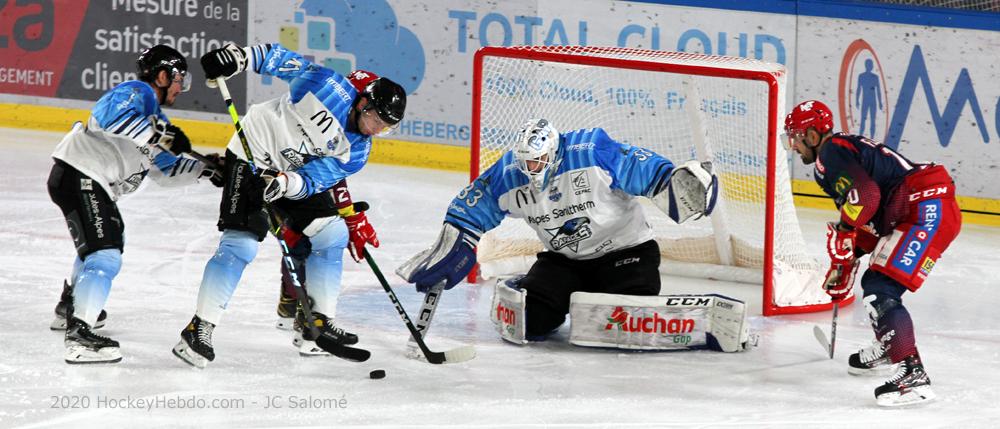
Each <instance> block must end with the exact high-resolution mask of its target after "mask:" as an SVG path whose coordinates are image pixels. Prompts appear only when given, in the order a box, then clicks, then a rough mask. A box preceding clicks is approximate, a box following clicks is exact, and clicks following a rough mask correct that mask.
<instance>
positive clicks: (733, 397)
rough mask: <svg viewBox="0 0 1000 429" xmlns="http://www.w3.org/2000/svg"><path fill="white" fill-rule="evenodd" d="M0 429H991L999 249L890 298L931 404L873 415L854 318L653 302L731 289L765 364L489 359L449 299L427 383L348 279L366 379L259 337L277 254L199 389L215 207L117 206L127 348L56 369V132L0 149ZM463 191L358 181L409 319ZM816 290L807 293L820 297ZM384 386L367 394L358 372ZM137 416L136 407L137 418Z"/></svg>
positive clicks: (999, 413) (469, 310) (403, 334)
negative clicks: (197, 348) (196, 323)
mask: <svg viewBox="0 0 1000 429" xmlns="http://www.w3.org/2000/svg"><path fill="white" fill-rule="evenodd" d="M0 135H2V137H0V151H2V152H0V153H2V154H3V156H0V171H2V175H0V213H2V215H3V219H4V220H3V222H2V223H0V225H2V226H0V239H2V240H3V243H4V246H3V247H4V248H5V249H6V250H5V251H4V252H3V253H2V256H0V262H2V263H0V285H2V286H0V287H2V290H3V291H2V294H0V309H2V311H0V321H2V322H0V326H2V328H3V329H2V332H0V338H2V347H0V427H145V426H172V427H194V426H200V427H219V426H237V427H247V426H267V427H307V426H336V427H347V426H380V427H443V426H453V427H876V428H889V427H996V425H997V423H996V421H997V419H1000V406H998V404H1000V371H998V368H997V364H998V362H1000V329H998V328H997V327H998V325H1000V312H998V311H997V310H996V308H997V306H998V305H1000V302H998V299H997V297H998V296H1000V294H998V292H997V289H996V288H997V283H998V282H997V280H995V279H996V277H995V276H996V269H997V267H1000V254H998V253H997V252H996V246H997V243H1000V230H998V229H995V228H988V227H982V226H976V225H965V226H963V229H962V232H961V235H959V237H958V239H957V240H956V241H955V243H954V244H953V245H952V247H951V248H950V249H949V250H948V252H946V253H945V255H944V258H943V259H942V260H941V261H940V262H939V263H938V265H937V266H936V267H935V270H934V273H933V275H932V276H931V277H930V278H929V279H928V281H927V283H926V284H925V285H924V287H923V289H921V290H920V292H919V293H917V294H915V295H909V294H908V295H906V296H905V297H904V302H905V304H906V305H907V307H908V308H909V310H910V313H911V314H912V316H913V319H914V323H915V326H916V334H917V344H918V346H919V348H920V352H921V356H922V357H923V359H924V362H925V365H926V368H927V371H928V374H929V375H930V377H931V380H932V381H933V388H934V391H935V393H936V394H937V395H938V399H937V401H935V402H933V403H930V404H926V405H924V406H920V407H916V408H907V409H884V408H880V407H877V406H876V405H875V400H874V396H873V393H872V391H873V389H874V388H875V387H876V386H878V385H879V384H881V382H882V381H883V378H882V377H875V378H863V377H853V376H850V375H848V374H847V371H846V366H847V357H848V355H849V354H850V353H851V352H853V351H854V350H856V349H857V348H859V347H861V346H863V345H865V344H867V343H868V342H869V341H870V340H871V338H872V334H871V330H870V327H869V325H868V322H867V316H866V315H865V312H864V309H863V307H862V306H861V305H860V304H858V303H856V304H853V305H851V306H849V307H846V308H844V309H842V310H841V317H840V326H839V329H838V341H837V354H836V358H835V359H834V360H830V359H829V358H828V357H827V356H826V355H825V353H824V351H823V350H822V349H821V347H820V346H819V344H818V343H817V341H816V339H815V338H814V337H813V327H814V326H815V325H820V326H822V328H823V329H824V330H826V331H828V330H829V322H830V313H828V312H826V313H818V314H807V315H795V316H781V317H771V318H763V317H761V316H759V308H760V304H759V302H757V301H759V296H760V293H759V291H758V290H757V289H756V288H755V287H754V286H746V285H741V286H735V285H732V284H729V285H722V284H718V283H717V282H712V281H705V280H691V279H684V278H671V279H668V280H667V281H666V283H665V285H666V286H667V290H669V291H677V292H702V293H704V292H713V291H714V290H716V289H721V288H728V289H727V290H732V289H733V288H734V287H739V288H744V289H745V291H744V292H742V293H741V294H745V295H744V296H745V297H754V299H756V301H751V303H752V304H754V307H753V308H755V309H756V311H757V313H758V314H755V315H753V316H752V317H751V323H752V329H753V331H754V332H755V333H756V334H758V335H759V344H758V346H757V347H756V348H753V349H751V350H749V351H748V352H745V353H738V354H723V353H718V352H711V351H693V352H660V353H650V352H621V351H613V350H599V349H587V348H580V347H575V346H572V345H569V344H568V343H567V342H566V340H567V337H568V325H567V326H564V327H563V329H562V330H561V331H560V333H559V334H558V335H557V336H556V337H555V338H553V339H552V340H550V341H548V342H545V343H537V344H531V345H528V346H524V347H517V346H513V345H510V344H507V343H504V342H502V341H501V340H500V339H499V337H498V336H497V334H496V333H495V332H494V331H493V326H492V324H491V323H490V321H489V320H488V318H487V311H488V307H489V304H490V298H491V292H492V286H491V285H490V284H486V283H482V284H478V285H469V284H460V285H459V286H457V287H455V288H454V289H452V290H450V291H447V292H446V293H445V294H444V295H443V301H442V304H441V307H440V308H439V309H438V312H437V314H436V316H435V319H434V323H433V325H432V328H431V331H430V334H429V337H428V343H429V345H430V347H431V348H432V349H435V350H443V349H447V348H451V347H455V346H458V345H461V344H473V345H475V347H476V350H477V357H476V358H475V359H473V360H471V361H468V362H465V363H459V364H453V365H441V366H435V365H430V364H428V363H426V362H421V361H417V360H412V359H408V358H406V357H405V343H406V340H407V338H408V333H407V331H406V329H405V327H404V326H403V324H402V322H401V321H400V319H399V316H398V315H397V313H396V311H395V310H394V309H393V307H392V304H391V303H390V301H389V299H388V298H387V297H386V294H385V293H384V292H383V290H382V288H381V287H380V286H379V284H378V282H377V280H376V278H375V276H374V275H373V274H372V272H371V271H370V270H369V268H368V266H367V265H366V264H354V263H353V262H347V263H345V266H346V269H345V273H344V288H343V291H342V295H341V299H340V302H339V305H338V322H339V324H341V325H342V326H344V327H345V328H347V329H348V330H351V331H353V332H356V333H358V334H359V336H360V337H361V342H360V344H359V345H360V346H362V347H365V348H368V349H369V350H371V351H372V358H371V360H369V361H368V362H364V363H351V362H347V361H343V360H339V359H336V358H332V357H318V358H316V357H314V358H303V357H299V355H298V353H297V351H296V349H294V348H293V347H292V346H291V336H290V334H289V333H288V332H286V331H279V330H277V329H275V328H274V322H275V313H274V307H275V304H276V302H277V296H278V288H279V270H278V268H279V262H280V261H279V259H280V256H279V252H278V248H277V245H276V244H275V243H274V241H273V240H270V239H269V240H266V241H265V242H264V244H263V245H262V247H261V249H260V252H259V254H258V256H257V260H256V261H255V262H254V263H253V264H252V265H251V266H250V267H248V268H247V270H246V272H245V274H244V276H243V281H242V282H241V284H240V287H239V288H238V289H237V292H236V295H235V296H234V298H233V300H232V302H231V303H230V306H229V310H228V312H227V314H226V316H225V318H224V320H223V321H222V323H221V324H220V326H219V327H218V328H217V329H216V330H215V335H214V344H215V347H216V353H217V358H216V360H215V362H213V363H212V364H210V365H209V366H208V368H206V369H204V370H197V369H194V368H192V367H190V366H188V365H187V364H185V363H183V362H181V361H180V360H178V359H177V358H175V357H174V356H173V355H172V354H171V351H170V350H171V347H172V346H173V345H174V344H175V343H176V342H177V340H178V339H179V336H178V334H179V332H180V330H181V329H182V328H183V326H184V325H185V323H187V321H189V320H190V318H191V316H192V314H193V312H194V308H195V298H196V295H197V290H198V283H199V281H200V278H201V273H202V269H203V267H204V265H205V262H206V261H207V260H208V258H209V257H210V256H211V254H212V252H213V251H214V250H215V248H216V245H217V243H218V237H219V232H218V231H217V230H216V227H215V221H216V216H217V212H218V198H219V191H218V190H217V189H216V188H214V187H212V186H211V185H209V184H208V183H205V184H202V185H198V186H192V187H187V188H179V189H178V188H173V189H166V188H160V187H158V186H156V185H149V186H148V187H147V188H146V189H144V190H143V191H141V192H139V193H138V194H136V195H134V196H132V197H128V198H126V199H124V200H123V201H121V203H120V208H121V211H122V214H123V217H124V220H125V225H126V246H125V253H124V266H123V269H122V271H121V273H120V274H119V275H118V277H117V279H116V280H115V282H114V286H113V288H112V290H111V295H110V298H109V301H108V304H107V307H106V309H107V311H108V313H109V318H108V324H107V326H106V327H105V328H103V329H102V330H100V331H98V332H99V333H101V334H104V335H108V336H111V337H112V338H114V339H116V340H118V341H120V342H121V347H122V349H121V350H122V354H123V356H124V360H123V361H122V362H121V363H118V364H112V365H91V366H87V365H83V366H72V365H67V364H65V363H64V362H63V350H64V349H63V344H62V343H63V337H62V333H61V332H52V331H50V330H49V322H50V321H51V318H52V309H53V306H54V305H55V303H56V302H57V300H58V298H59V293H60V291H61V286H62V281H63V278H65V277H66V276H68V275H69V273H70V268H71V262H72V259H73V257H74V256H75V252H74V250H73V246H72V244H71V240H70V237H69V234H68V232H67V230H66V227H65V224H64V221H63V219H62V216H61V214H60V212H59V210H58V208H57V207H56V206H55V205H54V204H53V203H52V202H51V201H50V200H49V197H48V194H47V192H46V190H45V181H46V178H47V177H48V173H49V169H50V167H51V164H52V162H51V159H50V158H49V154H50V153H51V151H52V149H53V147H54V146H55V144H56V142H57V141H58V140H59V138H60V137H61V134H59V133H51V132H38V131H24V130H13V129H0ZM466 182H467V176H466V175H465V174H460V173H452V172H442V171H436V170H428V169H418V168H404V167H393V166H385V165H379V164H371V165H369V166H367V167H366V168H365V169H364V170H363V171H362V172H361V173H360V174H358V175H356V176H353V177H352V178H351V181H350V183H351V189H352V193H353V195H354V196H355V200H366V201H368V202H369V203H371V205H372V210H371V211H370V212H369V215H368V216H369V219H370V220H371V222H372V224H373V225H374V226H375V227H376V230H377V232H378V235H379V239H380V241H381V247H380V248H378V249H372V253H373V255H374V257H375V258H377V262H378V264H379V265H380V266H381V268H382V271H384V272H386V273H387V275H389V280H390V282H391V283H392V284H393V286H394V287H395V289H396V291H397V293H398V294H399V296H400V298H401V300H402V301H403V304H404V306H405V307H406V308H407V309H408V310H409V311H410V312H411V313H415V312H416V309H418V308H419V305H420V299H421V296H420V295H418V294H417V293H416V292H415V291H414V290H413V288H412V287H410V286H408V285H406V284H404V283H403V282H402V281H401V280H400V279H399V278H398V277H396V276H395V275H390V274H389V273H391V272H392V271H393V270H394V269H395V268H396V266H397V265H399V264H401V263H402V262H403V261H405V260H406V259H407V258H408V257H409V256H411V255H412V254H414V253H415V252H417V251H419V250H421V249H423V248H425V247H426V246H428V245H430V243H431V242H432V240H434V238H435V237H436V236H437V233H438V228H439V226H440V223H441V220H442V218H443V213H444V210H445V208H446V206H447V204H448V202H449V201H450V199H451V197H452V196H453V195H454V194H455V193H456V192H457V191H458V190H459V189H460V188H461V187H462V186H463V185H464V184H465V183H466ZM799 215H800V218H801V221H802V224H803V230H804V235H805V237H806V241H807V242H808V244H809V245H810V249H811V252H812V253H814V256H816V257H817V258H818V259H820V260H825V257H826V256H825V251H824V243H825V236H824V231H825V229H824V228H825V227H824V224H825V222H826V221H827V220H829V219H832V218H833V217H834V216H835V214H834V213H833V212H826V211H821V210H800V211H799ZM817 287H819V286H818V285H817ZM373 369H384V370H386V372H387V376H386V378H384V379H381V380H372V379H369V378H368V373H369V371H371V370H373ZM150 405H151V407H147V406H150Z"/></svg>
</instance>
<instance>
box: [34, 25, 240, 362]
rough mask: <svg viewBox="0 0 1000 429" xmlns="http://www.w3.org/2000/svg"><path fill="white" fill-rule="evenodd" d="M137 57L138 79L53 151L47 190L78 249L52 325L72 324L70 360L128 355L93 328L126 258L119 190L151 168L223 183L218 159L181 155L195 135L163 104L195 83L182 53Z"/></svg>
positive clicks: (156, 174) (158, 176)
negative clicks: (216, 166) (178, 123)
mask: <svg viewBox="0 0 1000 429" xmlns="http://www.w3.org/2000/svg"><path fill="white" fill-rule="evenodd" d="M136 63H137V66H138V78H139V80H130V81H126V82H122V83H121V84H119V85H117V86H115V87H114V88H112V89H111V90H110V91H108V92H106V93H105V94H104V95H102V96H101V98H100V99H99V100H98V101H97V105H95V106H94V108H93V110H91V115H90V118H89V119H88V120H87V123H86V124H83V123H79V122H78V123H76V124H75V125H74V126H73V129H72V130H71V131H70V132H69V133H68V134H66V137H64V138H63V140H62V142H60V143H59V145H58V146H57V147H56V149H55V152H54V153H53V154H52V157H53V158H54V159H55V165H54V166H53V167H52V172H51V173H50V175H49V179H48V190H49V195H50V196H51V198H52V201H53V202H55V203H56V205H58V206H59V208H60V210H62V213H63V216H65V217H66V223H67V225H68V226H69V231H70V235H71V236H72V237H73V243H74V244H75V246H76V251H77V256H78V257H77V258H76V259H75V260H74V262H73V274H72V281H71V282H67V283H65V284H64V286H63V293H62V296H61V299H60V301H59V304H58V305H57V306H56V320H55V321H54V322H53V323H52V329H54V330H56V329H66V333H65V345H66V355H65V360H66V362H68V363H95V362H118V361H120V360H121V358H122V357H121V352H120V350H119V345H118V342H117V341H114V340H112V339H110V338H106V337H103V336H100V335H97V334H94V333H93V332H92V329H95V328H99V327H101V326H102V325H103V324H104V319H105V317H106V313H105V312H104V310H103V309H104V304H105V302H106V301H107V298H108V293H109V292H110V290H111V282H112V280H114V278H115V276H116V275H117V274H118V271H119V270H120V269H121V264H122V257H121V255H122V251H123V248H124V237H123V233H124V223H123V221H122V218H121V214H120V213H119V211H118V206H117V201H118V198H119V197H121V196H122V195H125V194H129V193H131V192H134V191H135V190H136V189H138V187H139V185H140V183H141V182H142V180H143V178H145V177H147V176H148V177H150V178H152V179H153V180H155V181H156V182H158V183H160V184H163V185H184V184H189V183H194V182H195V181H197V179H198V178H199V177H211V178H212V180H213V183H218V184H221V182H218V179H219V176H214V174H215V173H216V172H215V170H214V169H213V168H214V167H213V166H208V165H206V164H204V163H202V162H199V161H196V160H193V159H190V158H183V157H180V156H179V155H180V154H182V153H185V152H189V151H190V150H191V143H190V142H189V141H188V138H187V137H186V136H185V135H184V132H183V131H181V130H180V128H178V127H176V126H175V125H173V124H171V123H170V121H169V120H168V119H167V116H166V115H165V114H164V113H163V111H162V110H161V106H171V105H173V104H174V100H176V99H177V96H178V95H179V94H180V93H181V92H184V91H187V90H188V88H190V83H191V80H190V76H189V75H188V74H187V62H186V60H185V59H184V57H183V56H182V55H181V54H180V53H179V52H177V51H176V50H174V49H173V48H170V47H168V46H165V45H157V46H154V47H152V48H149V49H147V50H146V51H144V52H143V53H142V54H141V55H140V56H139V58H138V60H137V62H136ZM216 158H217V157H216Z"/></svg>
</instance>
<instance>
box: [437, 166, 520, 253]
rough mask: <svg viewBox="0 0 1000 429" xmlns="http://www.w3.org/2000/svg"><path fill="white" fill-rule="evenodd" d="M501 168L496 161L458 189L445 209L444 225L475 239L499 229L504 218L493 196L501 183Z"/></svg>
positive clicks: (497, 193) (496, 196)
mask: <svg viewBox="0 0 1000 429" xmlns="http://www.w3.org/2000/svg"><path fill="white" fill-rule="evenodd" d="M503 165H504V163H503V162H502V160H501V161H497V162H496V163H495V164H493V166H492V167H490V168H489V169H487V170H486V171H485V172H483V174H481V175H479V177H477V178H476V180H474V181H472V183H470V184H469V186H466V187H465V189H462V191H461V192H459V193H458V195H457V196H455V198H454V199H453V200H451V204H450V205H448V212H447V213H446V214H445V216H444V221H445V222H446V223H450V224H452V225H455V226H456V227H458V228H459V229H462V230H464V231H465V232H467V233H470V234H472V235H474V236H476V237H477V238H478V237H481V236H482V235H483V234H484V233H486V231H489V230H491V229H493V228H496V227H497V225H500V222H501V221H502V220H503V218H504V216H506V215H507V213H506V212H504V211H503V210H501V209H500V203H499V200H498V195H499V192H497V190H498V186H499V184H501V183H502V177H501V173H502V172H503V170H504V169H503Z"/></svg>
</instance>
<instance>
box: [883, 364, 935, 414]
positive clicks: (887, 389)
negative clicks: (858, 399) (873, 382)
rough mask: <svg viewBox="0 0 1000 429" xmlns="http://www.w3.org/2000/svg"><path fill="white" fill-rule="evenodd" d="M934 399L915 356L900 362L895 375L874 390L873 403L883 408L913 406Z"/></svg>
mask: <svg viewBox="0 0 1000 429" xmlns="http://www.w3.org/2000/svg"><path fill="white" fill-rule="evenodd" d="M934 398H935V395H934V391H932V390H931V379H930V378H929V377H927V373H926V372H924V365H923V363H921V361H920V355H916V354H915V355H912V356H908V357H907V358H906V359H904V360H903V361H902V362H900V363H899V369H897V370H896V374H895V375H893V376H892V378H890V379H889V380H887V381H886V382H885V384H883V385H881V386H879V387H877V388H876V389H875V401H876V402H877V403H878V404H879V405H881V406H883V407H898V406H903V405H914V404H919V403H922V402H929V401H932V400H933V399H934Z"/></svg>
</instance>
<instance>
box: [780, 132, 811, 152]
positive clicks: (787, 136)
mask: <svg viewBox="0 0 1000 429" xmlns="http://www.w3.org/2000/svg"><path fill="white" fill-rule="evenodd" d="M805 138H806V133H805V132H804V131H801V130H788V131H785V132H784V133H782V134H781V139H782V141H784V142H785V148H786V149H788V150H795V142H798V141H802V140H804V139H805Z"/></svg>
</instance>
